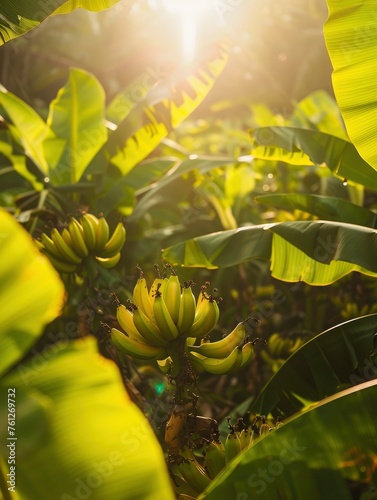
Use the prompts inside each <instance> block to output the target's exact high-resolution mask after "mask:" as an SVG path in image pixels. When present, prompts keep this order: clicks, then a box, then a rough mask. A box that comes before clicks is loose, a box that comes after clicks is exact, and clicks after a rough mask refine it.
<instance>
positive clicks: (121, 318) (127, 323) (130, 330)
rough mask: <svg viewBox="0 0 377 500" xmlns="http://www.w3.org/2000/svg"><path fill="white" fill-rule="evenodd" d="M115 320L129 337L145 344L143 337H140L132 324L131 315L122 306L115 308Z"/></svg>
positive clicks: (132, 318)
mask: <svg viewBox="0 0 377 500" xmlns="http://www.w3.org/2000/svg"><path fill="white" fill-rule="evenodd" d="M117 320H118V323H119V324H120V326H121V327H122V329H123V330H124V331H125V332H126V334H127V335H128V336H129V337H131V338H133V339H134V340H137V341H138V342H145V339H144V337H142V336H141V335H140V333H139V330H138V329H137V328H136V326H135V324H134V317H133V313H132V312H131V311H130V310H129V309H127V307H126V306H124V305H123V304H120V305H119V306H118V308H117Z"/></svg>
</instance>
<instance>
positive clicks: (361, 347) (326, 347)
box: [250, 314, 377, 419]
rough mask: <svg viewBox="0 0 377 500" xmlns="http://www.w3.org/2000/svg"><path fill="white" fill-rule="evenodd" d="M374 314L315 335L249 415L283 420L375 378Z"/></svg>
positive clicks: (272, 381)
mask: <svg viewBox="0 0 377 500" xmlns="http://www.w3.org/2000/svg"><path fill="white" fill-rule="evenodd" d="M376 332H377V314H370V315H368V316H362V317H360V318H356V319H352V320H350V321H346V322H345V323H341V324H340V325H337V326H334V327H333V328H329V329H328V330H326V331H325V332H322V333H320V334H319V335H316V336H315V337H314V338H312V339H311V340H309V341H308V342H307V343H306V344H304V345H303V346H302V347H301V348H300V349H298V350H297V351H295V352H294V353H293V354H292V355H291V356H290V357H289V358H288V359H287V360H286V361H285V363H284V364H283V365H282V367H281V368H280V369H279V370H278V371H277V372H276V373H275V374H274V375H273V376H272V378H271V379H270V380H269V381H268V382H267V384H266V385H265V387H264V388H263V389H262V391H261V392H260V394H259V395H258V396H257V397H256V399H255V400H254V401H253V403H252V405H251V407H250V411H251V412H252V413H255V414H258V415H268V414H269V413H271V414H272V415H273V416H274V417H277V416H279V417H281V419H285V418H287V417H290V416H291V415H293V414H294V413H296V412H298V411H300V410H302V409H303V408H304V403H303V401H304V400H307V401H311V402H318V401H321V400H322V399H323V398H325V397H327V396H330V395H332V394H335V393H336V392H338V391H339V390H341V389H342V388H343V389H344V388H345V387H347V386H353V385H357V384H360V383H363V382H366V381H368V380H371V379H374V378H377V364H376V363H377V358H375V359H373V358H372V359H371V358H370V353H371V352H372V348H373V338H374V335H375V333H376Z"/></svg>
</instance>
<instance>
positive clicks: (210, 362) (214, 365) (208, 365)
mask: <svg viewBox="0 0 377 500" xmlns="http://www.w3.org/2000/svg"><path fill="white" fill-rule="evenodd" d="M189 358H190V359H193V358H194V359H195V361H196V362H197V363H198V364H199V365H200V366H201V367H202V368H204V370H205V371H206V372H208V373H212V374H214V375H223V374H225V373H231V372H234V371H236V370H237V369H238V368H239V367H240V365H241V363H242V348H241V346H236V347H235V348H234V349H233V351H232V352H231V353H230V354H229V355H228V356H226V357H225V358H222V359H217V358H208V357H206V356H202V355H201V354H199V353H197V352H192V351H189Z"/></svg>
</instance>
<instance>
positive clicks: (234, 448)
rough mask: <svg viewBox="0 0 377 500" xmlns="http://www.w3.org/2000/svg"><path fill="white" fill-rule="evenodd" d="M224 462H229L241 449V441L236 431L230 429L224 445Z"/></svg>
mask: <svg viewBox="0 0 377 500" xmlns="http://www.w3.org/2000/svg"><path fill="white" fill-rule="evenodd" d="M224 450H225V463H229V462H230V461H231V460H232V459H233V458H234V457H235V456H236V455H238V453H239V452H240V451H241V441H240V438H239V436H238V432H236V431H234V430H231V431H230V432H229V434H228V435H227V438H226V440H225V445H224Z"/></svg>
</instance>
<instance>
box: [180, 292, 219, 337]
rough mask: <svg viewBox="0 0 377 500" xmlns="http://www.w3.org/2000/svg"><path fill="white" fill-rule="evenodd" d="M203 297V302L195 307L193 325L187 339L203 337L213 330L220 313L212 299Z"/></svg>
mask: <svg viewBox="0 0 377 500" xmlns="http://www.w3.org/2000/svg"><path fill="white" fill-rule="evenodd" d="M203 297H204V299H203V300H204V301H205V302H204V303H203V305H201V306H199V307H198V305H197V307H196V314H195V319H194V323H193V324H192V327H191V328H190V330H189V331H188V332H187V336H188V337H195V338H201V337H204V336H205V335H207V334H208V333H210V331H211V330H213V328H214V327H215V326H216V324H217V322H218V320H219V316H220V311H219V306H218V305H217V302H216V300H215V299H213V298H212V297H209V298H206V297H205V296H204V295H203Z"/></svg>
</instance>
